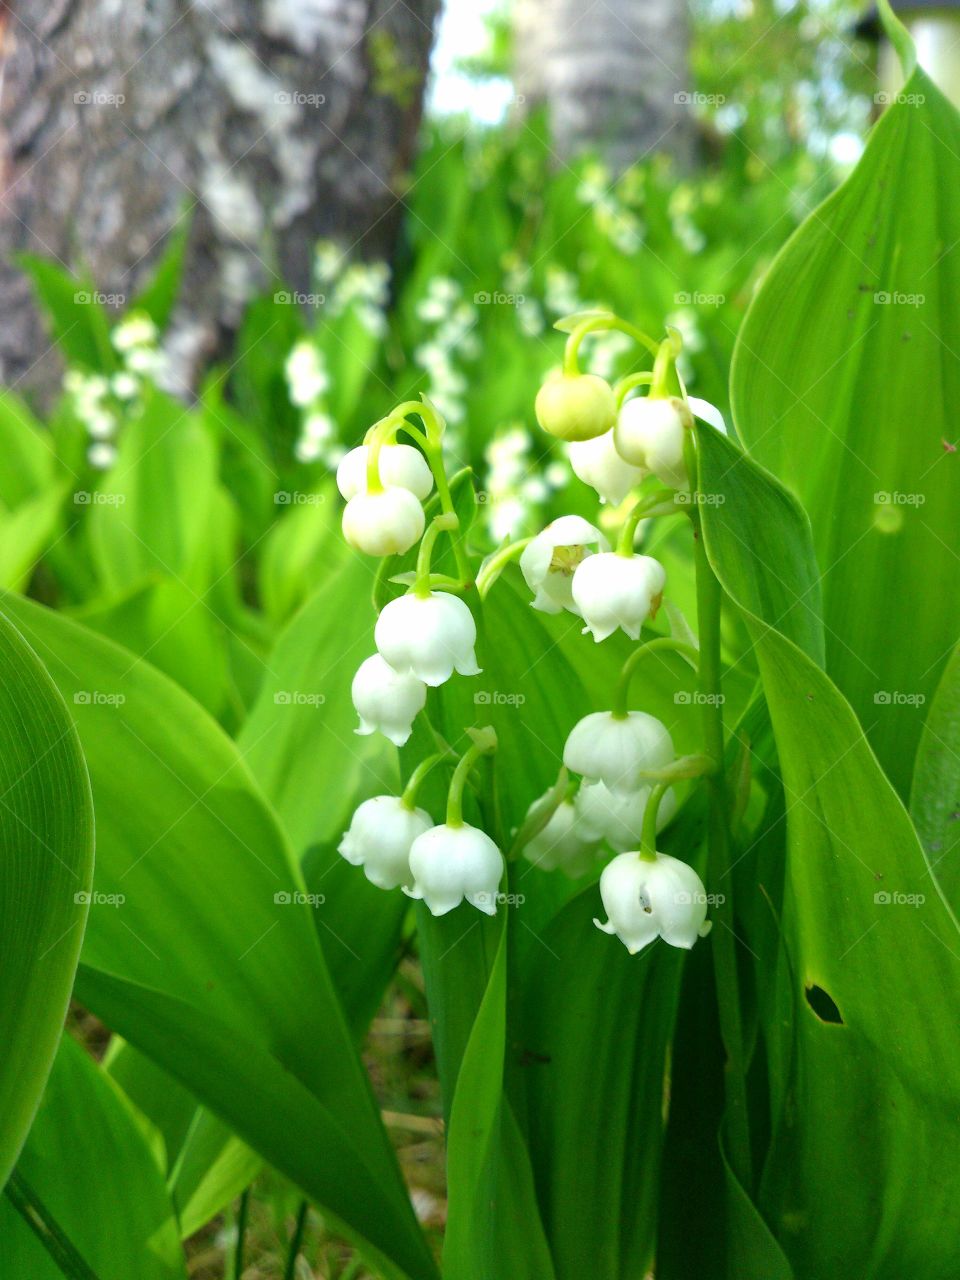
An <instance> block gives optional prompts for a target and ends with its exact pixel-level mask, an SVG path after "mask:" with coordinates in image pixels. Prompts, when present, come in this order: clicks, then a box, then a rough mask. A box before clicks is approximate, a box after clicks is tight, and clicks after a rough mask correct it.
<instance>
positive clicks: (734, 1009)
mask: <svg viewBox="0 0 960 1280" xmlns="http://www.w3.org/2000/svg"><path fill="white" fill-rule="evenodd" d="M688 452H692V450H690V451H688ZM691 461H692V460H690V459H688V467H689V469H690V481H691V487H693V485H694V484H695V476H696V471H695V469H694V468H693V467H692V466H690V462H691ZM690 519H691V521H692V523H693V536H694V563H695V567H696V576H697V624H698V629H699V633H700V694H701V701H702V713H703V739H704V748H705V750H706V753H707V755H708V756H710V757H711V758H712V759H713V760H714V761H715V763H716V766H717V767H716V769H715V771H714V772H713V773H711V774H708V775H707V777H706V784H705V785H706V788H707V798H708V801H709V809H710V812H709V823H708V827H707V850H708V854H709V875H710V879H711V880H712V882H713V883H714V884H715V885H720V884H722V885H724V886H725V896H724V899H723V902H722V904H720V905H718V907H717V910H716V913H715V914H716V924H717V925H718V926H719V927H718V928H716V929H714V932H713V937H714V947H713V953H714V971H715V974H716V982H717V1005H718V1009H719V1014H720V1031H721V1036H722V1038H723V1043H724V1048H725V1050H726V1055H727V1068H726V1087H727V1102H728V1109H727V1119H728V1125H729V1129H728V1131H729V1135H730V1162H731V1165H732V1166H733V1169H734V1172H735V1173H736V1174H737V1176H738V1178H739V1179H740V1181H741V1182H742V1183H743V1185H744V1187H745V1188H746V1189H747V1190H748V1191H749V1190H750V1188H751V1187H752V1185H753V1157H752V1152H751V1146H750V1117H749V1110H748V1105H747V1080H746V1061H745V1055H744V1036H743V1021H742V1017H741V1011H740V997H739V981H738V976H737V953H736V941H737V939H736V934H735V932H734V916H733V894H732V892H731V890H732V877H731V875H730V870H731V865H730V843H729V840H730V837H729V813H728V806H727V795H726V782H725V779H724V774H723V754H724V733H723V696H722V681H721V662H720V622H721V608H722V590H721V587H720V583H719V582H718V581H717V578H716V576H715V574H714V572H713V570H712V568H711V567H710V563H709V561H708V560H707V553H706V548H705V547H704V544H703V530H702V528H701V524H700V516H699V513H698V511H697V507H696V504H695V503H694V504H692V505H691V508H690Z"/></svg>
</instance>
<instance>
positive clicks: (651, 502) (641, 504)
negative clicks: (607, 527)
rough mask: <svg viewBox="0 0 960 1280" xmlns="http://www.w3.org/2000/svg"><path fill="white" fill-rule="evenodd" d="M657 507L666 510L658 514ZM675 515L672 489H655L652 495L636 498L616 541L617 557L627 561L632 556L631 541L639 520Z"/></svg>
mask: <svg viewBox="0 0 960 1280" xmlns="http://www.w3.org/2000/svg"><path fill="white" fill-rule="evenodd" d="M658 507H668V509H667V510H666V511H663V512H658V511H657V508H658ZM675 514H676V503H675V502H674V494H673V490H672V489H657V490H656V491H655V492H654V493H650V494H647V496H646V497H645V498H638V499H637V502H636V503H635V505H634V506H633V508H632V509H631V511H630V514H629V515H628V516H627V518H626V520H625V521H624V523H623V528H622V529H621V530H620V537H619V538H618V539H617V555H619V556H626V557H627V558H628V559H629V557H630V556H632V555H633V540H634V538H635V537H636V536H637V525H638V524H639V523H640V521H641V520H643V519H645V518H646V517H647V516H653V515H675Z"/></svg>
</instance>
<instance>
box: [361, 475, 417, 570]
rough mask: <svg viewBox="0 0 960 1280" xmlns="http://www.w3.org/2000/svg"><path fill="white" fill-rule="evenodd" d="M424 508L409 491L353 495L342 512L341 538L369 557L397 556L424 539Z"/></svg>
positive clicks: (398, 490)
mask: <svg viewBox="0 0 960 1280" xmlns="http://www.w3.org/2000/svg"><path fill="white" fill-rule="evenodd" d="M423 526H424V518H423V507H421V505H420V502H419V499H417V498H415V497H414V496H413V494H412V493H411V492H410V491H409V489H381V490H379V492H377V493H366V492H364V493H356V494H354V496H353V497H352V498H351V499H350V501H349V502H348V503H347V505H346V506H345V507H344V509H343V536H344V537H345V538H346V540H347V542H349V543H350V545H351V547H354V548H355V549H356V550H357V551H363V552H365V553H366V554H367V555H368V556H390V555H399V554H402V553H403V552H404V551H409V550H410V548H411V547H412V546H413V545H414V543H417V542H419V541H420V539H421V538H422V537H423Z"/></svg>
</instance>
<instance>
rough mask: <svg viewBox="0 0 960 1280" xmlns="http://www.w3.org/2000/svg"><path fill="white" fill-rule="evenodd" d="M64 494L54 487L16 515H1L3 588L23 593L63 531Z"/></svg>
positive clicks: (32, 500) (30, 502)
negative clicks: (59, 530) (31, 576)
mask: <svg viewBox="0 0 960 1280" xmlns="http://www.w3.org/2000/svg"><path fill="white" fill-rule="evenodd" d="M63 498H64V492H63V488H62V487H61V486H60V485H56V486H54V485H51V487H50V488H48V489H46V490H45V491H44V492H42V493H38V494H37V496H36V497H34V498H28V499H27V500H26V501H25V502H24V503H22V505H21V506H19V507H17V508H16V510H14V511H2V512H0V587H3V588H5V589H11V588H12V589H13V590H15V591H19V590H21V589H22V588H23V586H24V583H25V582H26V581H27V579H28V578H29V577H30V574H31V573H32V571H33V568H34V566H35V565H36V563H37V561H38V560H39V559H40V558H41V556H42V555H43V553H44V552H45V551H46V549H47V547H48V546H49V545H50V543H51V542H53V540H54V538H55V536H56V534H57V531H58V529H59V527H60V523H61V516H60V509H61V507H62V505H63Z"/></svg>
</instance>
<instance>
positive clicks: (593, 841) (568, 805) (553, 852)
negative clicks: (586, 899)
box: [523, 800, 600, 877]
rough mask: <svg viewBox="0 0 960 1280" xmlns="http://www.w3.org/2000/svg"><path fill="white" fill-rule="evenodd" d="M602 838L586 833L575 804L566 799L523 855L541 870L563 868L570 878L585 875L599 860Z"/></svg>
mask: <svg viewBox="0 0 960 1280" xmlns="http://www.w3.org/2000/svg"><path fill="white" fill-rule="evenodd" d="M536 803H537V802H536V801H534V804H536ZM531 807H532V806H531ZM599 839H600V837H598V836H590V835H588V834H587V833H586V832H585V831H584V829H583V827H582V825H581V822H580V817H579V813H578V811H577V809H576V806H575V805H574V803H573V801H572V800H562V801H561V802H560V804H559V805H557V807H556V809H555V810H554V811H553V813H552V814H551V815H550V819H549V821H548V822H547V824H546V826H544V827H543V828H542V829H541V830H540V831H538V832H537V834H536V835H535V836H534V837H533V839H532V840H529V841H528V842H527V843H526V845H524V848H523V856H524V857H525V858H526V859H528V861H530V862H532V863H533V865H534V866H535V867H539V868H540V869H541V871H556V870H557V869H558V868H559V869H560V870H562V871H564V872H566V874H567V875H568V876H572V877H577V876H582V875H583V874H584V873H585V872H587V871H589V869H590V866H591V865H592V863H593V862H594V861H595V860H596V854H597V845H598V843H599Z"/></svg>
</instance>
